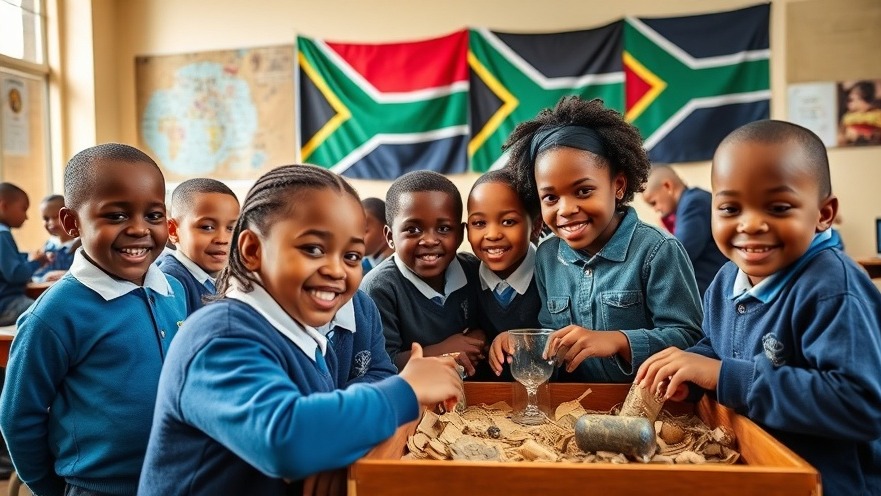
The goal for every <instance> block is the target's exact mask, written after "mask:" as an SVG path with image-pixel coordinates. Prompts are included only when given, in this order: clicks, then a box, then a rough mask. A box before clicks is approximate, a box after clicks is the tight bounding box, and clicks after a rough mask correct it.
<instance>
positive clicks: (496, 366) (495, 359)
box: [489, 331, 514, 375]
mask: <svg viewBox="0 0 881 496" xmlns="http://www.w3.org/2000/svg"><path fill="white" fill-rule="evenodd" d="M513 354H514V347H513V346H512V345H511V336H510V335H509V334H508V331H505V332H502V333H499V335H498V336H496V338H495V339H493V342H492V345H491V346H490V347H489V366H490V367H491V368H492V369H493V372H495V373H496V375H502V366H503V364H504V363H505V362H507V363H511V355H513Z"/></svg>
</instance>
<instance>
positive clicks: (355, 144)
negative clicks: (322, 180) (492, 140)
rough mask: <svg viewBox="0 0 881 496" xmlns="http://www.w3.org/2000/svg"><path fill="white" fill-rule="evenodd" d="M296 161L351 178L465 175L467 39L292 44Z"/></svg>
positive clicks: (455, 35)
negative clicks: (294, 52) (295, 65)
mask: <svg viewBox="0 0 881 496" xmlns="http://www.w3.org/2000/svg"><path fill="white" fill-rule="evenodd" d="M297 48H298V51H299V53H298V60H299V74H298V76H299V85H298V86H299V100H298V102H299V106H300V110H299V112H298V114H299V119H300V123H299V126H298V130H299V139H300V157H301V159H302V161H304V162H306V163H311V164H316V165H320V166H323V167H326V168H329V169H331V170H333V171H335V172H337V173H340V174H342V175H345V176H348V177H353V178H367V179H387V180H390V179H395V178H397V177H398V176H400V175H401V174H404V173H405V172H408V171H411V170H418V169H428V170H434V171H437V172H440V173H444V174H454V173H464V172H466V170H467V168H468V165H467V163H468V162H467V155H466V147H467V140H468V122H467V111H468V107H467V105H468V101H467V98H468V68H467V62H466V54H467V50H468V32H467V31H465V30H463V31H460V32H457V33H453V34H451V35H449V36H444V37H441V38H435V39H431V40H425V41H419V42H414V43H388V44H344V43H331V42H328V41H324V40H320V39H315V38H305V37H297Z"/></svg>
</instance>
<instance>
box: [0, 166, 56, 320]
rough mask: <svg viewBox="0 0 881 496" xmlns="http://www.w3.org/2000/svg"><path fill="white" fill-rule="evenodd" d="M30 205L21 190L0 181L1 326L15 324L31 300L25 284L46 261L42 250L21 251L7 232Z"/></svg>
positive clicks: (24, 216)
mask: <svg viewBox="0 0 881 496" xmlns="http://www.w3.org/2000/svg"><path fill="white" fill-rule="evenodd" d="M29 206H30V201H29V200H28V195H27V193H25V192H24V190H23V189H21V188H19V187H18V186H16V185H14V184H12V183H0V325H4V326H6V325H11V324H14V323H15V320H16V319H18V316H19V315H21V314H22V313H24V311H25V310H27V308H28V307H29V306H31V303H33V302H34V300H33V299H31V298H29V297H28V296H27V295H25V294H24V287H25V285H26V284H27V283H28V282H30V280H31V277H32V276H33V275H34V272H36V271H37V270H38V269H39V268H40V267H42V266H43V265H46V263H48V258H47V257H46V254H45V253H43V251H42V250H38V251H35V252H34V253H31V254H27V253H20V252H19V251H18V245H17V244H16V243H15V238H13V237H12V232H10V229H16V228H19V227H21V226H22V224H24V221H26V220H27V218H28V207H29Z"/></svg>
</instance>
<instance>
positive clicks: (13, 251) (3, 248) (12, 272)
mask: <svg viewBox="0 0 881 496" xmlns="http://www.w3.org/2000/svg"><path fill="white" fill-rule="evenodd" d="M39 268H40V262H38V261H36V260H33V261H28V256H27V254H26V253H20V252H19V251H18V245H17V244H16V243H15V239H14V238H13V237H12V233H11V232H10V231H9V226H7V225H5V224H0V312H2V311H3V309H4V308H6V305H7V302H8V301H9V300H11V299H13V298H15V297H18V296H22V295H24V287H25V284H27V283H28V282H30V280H31V276H33V275H34V271H36V270H37V269H39Z"/></svg>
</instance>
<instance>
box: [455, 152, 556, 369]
mask: <svg viewBox="0 0 881 496" xmlns="http://www.w3.org/2000/svg"><path fill="white" fill-rule="evenodd" d="M541 225H542V223H541V217H540V216H539V213H538V212H528V211H527V210H526V206H525V205H524V204H523V201H521V200H520V197H519V196H518V195H517V186H516V183H515V179H514V175H513V174H512V173H511V171H510V170H507V169H501V170H494V171H490V172H487V173H486V174H484V175H482V176H480V177H479V178H478V179H477V181H476V182H475V183H474V186H473V187H472V188H471V193H470V194H469V195H468V222H467V229H468V242H469V243H471V249H472V250H474V253H475V254H476V255H477V258H479V259H480V268H479V269H478V275H479V276H480V289H481V291H480V294H479V296H478V312H477V320H478V324H479V327H480V328H481V329H483V331H484V332H485V333H486V336H487V340H488V341H491V342H492V343H493V346H492V348H491V349H490V354H489V365H490V366H491V368H492V372H493V373H490V374H487V375H486V376H483V375H481V374H478V376H479V378H480V380H498V377H499V376H501V374H502V372H503V367H502V364H503V363H504V361H505V358H504V354H503V350H506V351H507V352H508V353H509V354H510V353H511V352H512V351H513V350H512V349H511V347H510V346H509V344H508V338H507V331H508V330H510V329H524V328H536V327H539V322H538V313H539V310H541V297H540V295H539V294H538V287H537V286H536V284H535V277H534V273H535V246H533V245H532V243H531V242H530V240H531V239H533V238H535V237H537V236H538V233H539V231H540V229H541ZM486 372H489V370H487V371H486ZM504 379H505V380H508V381H510V380H513V379H512V378H511V377H510V375H509V374H506V375H505V376H504Z"/></svg>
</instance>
